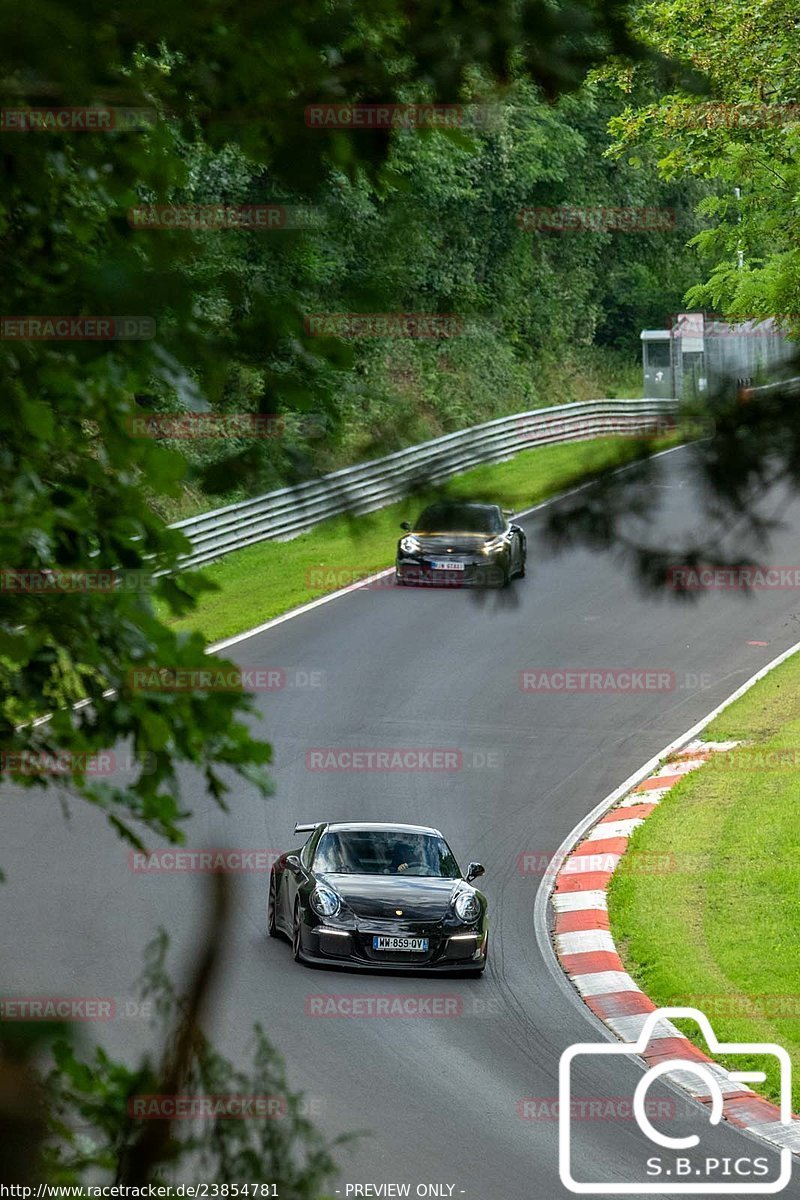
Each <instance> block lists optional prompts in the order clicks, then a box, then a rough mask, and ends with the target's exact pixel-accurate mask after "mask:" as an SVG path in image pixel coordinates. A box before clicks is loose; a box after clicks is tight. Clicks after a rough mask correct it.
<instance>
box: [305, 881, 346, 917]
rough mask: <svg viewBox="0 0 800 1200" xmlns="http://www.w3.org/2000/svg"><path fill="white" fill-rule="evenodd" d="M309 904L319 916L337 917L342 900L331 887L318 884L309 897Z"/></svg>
mask: <svg viewBox="0 0 800 1200" xmlns="http://www.w3.org/2000/svg"><path fill="white" fill-rule="evenodd" d="M309 904H310V905H311V907H312V908H313V910H314V912H315V913H316V914H317V916H318V917H335V916H336V914H337V913H338V911H339V909H340V908H341V907H342V902H341V900H340V899H339V897H338V896H337V895H336V892H334V891H332V889H331V888H327V887H323V886H322V885H321V884H319V883H318V884H317V886H316V887H315V888H314V890H313V892H312V893H311V895H310V897H309Z"/></svg>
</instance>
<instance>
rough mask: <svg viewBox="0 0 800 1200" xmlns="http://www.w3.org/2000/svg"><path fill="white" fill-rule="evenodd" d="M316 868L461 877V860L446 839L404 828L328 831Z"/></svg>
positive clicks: (349, 872)
mask: <svg viewBox="0 0 800 1200" xmlns="http://www.w3.org/2000/svg"><path fill="white" fill-rule="evenodd" d="M314 870H315V871H318V872H325V873H329V874H337V875H425V876H428V877H435V878H438V879H460V878H461V872H460V871H459V869H458V863H457V862H456V860H455V858H454V857H453V852H452V851H451V849H450V847H449V846H448V845H447V843H446V842H445V840H444V839H443V838H441V837H437V836H436V835H435V834H432V833H410V832H409V833H406V832H405V831H403V830H397V831H395V830H380V829H376V830H366V829H365V830H343V831H341V832H332V831H330V830H329V831H328V832H327V833H324V834H323V835H322V837H321V838H320V841H319V845H318V846H317V852H316V854H315V855H314Z"/></svg>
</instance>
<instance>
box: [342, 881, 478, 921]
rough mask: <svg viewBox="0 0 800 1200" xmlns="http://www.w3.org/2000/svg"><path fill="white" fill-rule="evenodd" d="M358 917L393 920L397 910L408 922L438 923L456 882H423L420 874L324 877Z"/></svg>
mask: <svg viewBox="0 0 800 1200" xmlns="http://www.w3.org/2000/svg"><path fill="white" fill-rule="evenodd" d="M325 879H326V880H327V881H328V883H330V884H331V886H332V887H334V888H335V889H336V891H337V892H338V893H339V895H340V896H341V897H342V899H343V900H344V902H345V904H347V906H348V907H349V908H350V910H351V911H352V912H354V913H355V914H356V916H357V917H371V918H374V917H386V918H391V919H393V920H396V918H397V912H396V910H397V909H398V908H401V909H402V910H403V917H404V918H405V919H406V920H409V921H440V920H441V919H442V917H443V916H444V915H445V913H446V912H447V909H448V908H449V906H450V898H451V896H452V895H453V892H454V891H455V890H456V888H457V887H459V885H461V886H462V887H463V883H461V880H459V879H426V878H425V877H424V876H420V875H409V876H408V877H404V876H401V875H333V874H330V875H326V876H325Z"/></svg>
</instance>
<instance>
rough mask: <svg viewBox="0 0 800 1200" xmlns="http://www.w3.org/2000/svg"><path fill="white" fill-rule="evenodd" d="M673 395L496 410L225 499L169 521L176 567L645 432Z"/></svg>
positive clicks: (670, 409)
mask: <svg viewBox="0 0 800 1200" xmlns="http://www.w3.org/2000/svg"><path fill="white" fill-rule="evenodd" d="M677 412H678V402H677V401H676V400H588V401H585V402H582V403H579V404H562V405H558V406H556V407H553V408H537V409H533V410H532V411H531V412H524V413H515V414H513V415H512V416H508V417H498V418H497V419H496V420H494V421H487V422H486V423H485V424H483V425H474V426H472V427H471V428H470V429H462V430H459V431H458V432H456V433H447V434H445V435H444V436H443V437H438V438H434V439H433V440H432V441H430V442H423V443H422V444H421V445H418V446H409V447H407V448H406V449H405V450H398V451H396V452H395V453H394V454H388V455H386V457H385V458H377V459H373V460H372V461H371V462H366V463H360V464H359V465H358V466H355V467H345V468H343V469H341V470H339V471H334V472H332V473H331V474H330V475H323V476H321V477H320V478H318V479H313V480H310V481H309V482H307V483H301V484H297V485H296V486H294V487H285V488H279V489H278V490H277V491H274V492H267V493H266V495H263V496H256V497H254V498H253V499H252V500H243V501H241V502H240V503H239V504H228V505H226V507H225V508H216V509H213V510H212V511H211V512H206V513H200V514H199V515H198V516H196V517H188V518H187V519H186V520H183V521H177V522H175V523H174V524H173V525H171V526H170V528H172V529H180V530H181V531H182V532H183V533H185V534H186V536H187V537H188V538H189V540H190V541H191V543H192V550H191V552H190V553H188V554H185V555H182V557H181V559H180V565H181V566H182V567H193V566H198V565H200V564H201V563H207V562H211V561H212V560H214V559H217V558H221V557H222V556H223V555H225V554H230V552H231V551H232V550H240V549H242V548H243V547H245V546H252V545H254V544H255V543H257V542H263V541H269V540H275V539H278V540H287V539H289V538H292V537H295V536H297V534H299V533H303V532H304V531H305V530H306V529H311V528H313V526H314V525H318V524H319V522H320V521H325V520H327V519H328V518H329V517H334V516H338V515H340V514H341V513H344V512H349V513H354V514H358V513H367V512H373V511H374V510H375V509H378V508H383V507H384V505H386V504H389V503H390V502H391V501H393V500H398V499H400V498H401V497H402V496H403V495H405V494H406V493H407V492H409V491H410V490H412V489H414V488H419V487H423V486H424V485H426V484H432V483H439V482H441V481H442V480H444V479H447V478H449V477H450V476H451V475H456V474H458V473H459V472H460V471H464V470H466V469H467V468H469V467H475V466H479V465H480V464H481V463H491V462H501V461H503V460H504V459H508V458H511V457H512V456H513V455H515V454H518V453H519V452H520V451H521V450H529V449H531V447H533V446H545V445H551V444H554V443H557V442H574V441H582V440H585V439H587V438H593V437H599V436H602V435H613V434H627V435H629V436H630V435H633V434H637V433H648V432H653V431H656V430H658V429H659V428H665V427H667V426H668V425H669V424H670V422H671V421H672V420H674V418H675V417H676V415H677Z"/></svg>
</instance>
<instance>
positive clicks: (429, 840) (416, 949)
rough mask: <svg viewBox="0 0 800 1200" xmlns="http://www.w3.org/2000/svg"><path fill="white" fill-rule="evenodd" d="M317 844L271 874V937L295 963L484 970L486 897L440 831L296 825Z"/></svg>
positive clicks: (477, 868) (476, 868)
mask: <svg viewBox="0 0 800 1200" xmlns="http://www.w3.org/2000/svg"><path fill="white" fill-rule="evenodd" d="M295 833H307V834H309V837H308V838H307V840H306V843H305V845H304V846H303V847H302V848H301V849H299V850H293V851H291V852H288V853H286V854H282V855H281V856H280V858H279V859H278V860H277V861H276V863H275V865H274V866H273V868H272V871H271V874H270V881H269V900H268V904H267V929H268V932H269V935H270V937H278V936H280V935H281V934H283V935H284V936H285V937H287V938H289V940H290V941H291V943H292V952H293V954H294V958H295V960H296V961H297V962H304V963H327V964H335V963H341V964H344V965H346V966H350V967H361V968H363V969H366V970H380V969H381V968H383V969H386V968H392V969H393V970H397V969H398V968H399V969H401V970H403V969H405V970H414V971H419V970H449V971H452V970H458V971H461V970H464V971H468V972H469V973H470V974H480V973H481V972H482V971H483V969H484V967H485V966H486V954H487V939H488V925H487V917H486V907H487V905H486V897H485V896H484V895H483V893H482V892H479V891H478V890H477V889H476V888H474V887H472V886H471V884H472V880H473V879H476V878H477V877H478V876H479V875H482V874H483V867H482V866H481V864H480V863H475V862H473V863H470V865H469V868H468V870H467V873H466V875H462V873H461V870H460V868H459V866H458V863H457V862H456V860H455V858H454V857H453V853H452V851H451V849H450V847H449V846H448V845H447V842H446V841H445V840H444V838H443V837H442V835H441V833H439V831H438V829H428V828H426V827H425V826H422V825H382V824H362V823H352V822H337V823H335V824H327V823H322V824H317V825H297V826H295Z"/></svg>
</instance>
